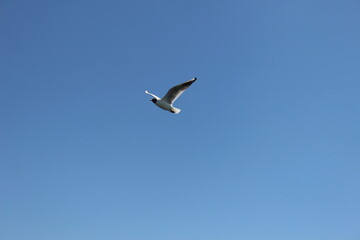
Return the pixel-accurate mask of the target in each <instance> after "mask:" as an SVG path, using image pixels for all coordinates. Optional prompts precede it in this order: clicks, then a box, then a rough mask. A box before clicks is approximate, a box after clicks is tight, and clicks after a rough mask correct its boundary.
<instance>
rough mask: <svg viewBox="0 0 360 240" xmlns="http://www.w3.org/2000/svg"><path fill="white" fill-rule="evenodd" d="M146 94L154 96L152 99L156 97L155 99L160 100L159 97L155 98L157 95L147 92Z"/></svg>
mask: <svg viewBox="0 0 360 240" xmlns="http://www.w3.org/2000/svg"><path fill="white" fill-rule="evenodd" d="M145 93H146V94H149V95H150V96H152V97H154V98H156V99H160V98H159V97H157V96H155V95H154V94H152V93H149V92H148V91H145Z"/></svg>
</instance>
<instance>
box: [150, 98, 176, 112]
mask: <svg viewBox="0 0 360 240" xmlns="http://www.w3.org/2000/svg"><path fill="white" fill-rule="evenodd" d="M155 105H156V106H158V107H159V108H162V109H164V110H166V111H169V112H172V113H175V114H178V113H179V112H180V111H181V109H178V108H176V107H173V106H172V104H169V103H168V102H167V101H164V100H162V99H160V100H157V101H156V103H155Z"/></svg>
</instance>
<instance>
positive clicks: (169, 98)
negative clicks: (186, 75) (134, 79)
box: [145, 78, 197, 114]
mask: <svg viewBox="0 0 360 240" xmlns="http://www.w3.org/2000/svg"><path fill="white" fill-rule="evenodd" d="M196 79H197V78H193V79H191V80H189V81H186V82H184V83H181V84H179V85H176V86H175V87H172V88H170V89H169V91H168V92H167V93H166V95H165V96H164V97H163V98H159V97H157V96H155V95H154V94H152V93H149V92H148V91H145V93H146V94H149V95H151V96H152V97H153V99H151V100H150V101H152V102H153V103H155V105H156V106H158V107H159V108H162V109H164V110H166V111H169V112H172V113H175V114H178V113H179V112H180V111H181V109H178V108H176V107H173V103H174V102H175V101H176V99H178V98H179V97H180V95H181V94H182V93H183V92H184V91H185V90H186V89H187V88H188V87H190V85H191V84H193V82H195V81H196Z"/></svg>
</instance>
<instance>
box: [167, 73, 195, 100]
mask: <svg viewBox="0 0 360 240" xmlns="http://www.w3.org/2000/svg"><path fill="white" fill-rule="evenodd" d="M196 79H197V78H193V79H191V80H189V81H186V82H184V83H181V84H179V85H176V86H175V87H172V88H170V90H169V91H168V92H167V93H166V95H165V96H164V97H163V98H162V100H164V101H166V102H168V103H170V104H173V103H174V102H175V101H176V99H178V98H179V97H180V95H181V94H182V93H183V92H184V91H185V90H186V89H187V88H188V87H190V85H191V84H193V82H195V81H196Z"/></svg>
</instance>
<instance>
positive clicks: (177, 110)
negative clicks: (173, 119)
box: [171, 107, 181, 114]
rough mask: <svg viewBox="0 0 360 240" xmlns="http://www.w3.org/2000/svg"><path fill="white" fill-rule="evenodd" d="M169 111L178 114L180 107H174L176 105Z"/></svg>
mask: <svg viewBox="0 0 360 240" xmlns="http://www.w3.org/2000/svg"><path fill="white" fill-rule="evenodd" d="M171 112H172V113H175V114H178V113H179V112H181V109H179V108H176V107H172V109H171Z"/></svg>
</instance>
